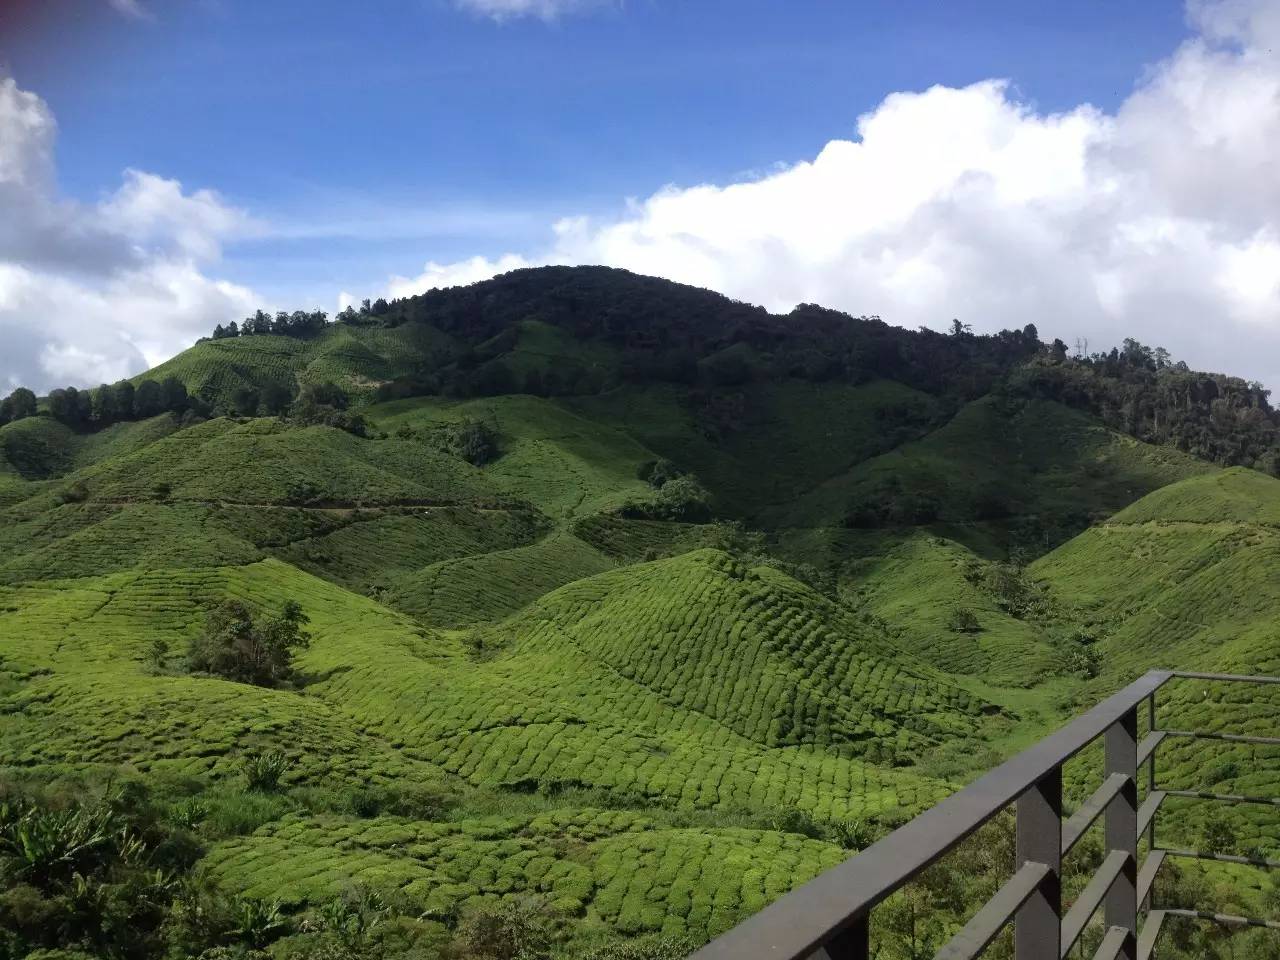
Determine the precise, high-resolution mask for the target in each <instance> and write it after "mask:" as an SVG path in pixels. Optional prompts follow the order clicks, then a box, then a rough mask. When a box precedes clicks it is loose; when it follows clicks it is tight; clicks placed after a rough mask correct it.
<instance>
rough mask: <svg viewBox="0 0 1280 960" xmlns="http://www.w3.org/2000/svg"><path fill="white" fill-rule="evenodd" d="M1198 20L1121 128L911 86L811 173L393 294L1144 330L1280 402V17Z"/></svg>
mask: <svg viewBox="0 0 1280 960" xmlns="http://www.w3.org/2000/svg"><path fill="white" fill-rule="evenodd" d="M1188 21H1189V23H1190V24H1191V25H1192V27H1193V29H1194V30H1195V31H1196V33H1195V35H1194V36H1193V37H1192V38H1191V39H1189V40H1188V41H1187V42H1186V43H1184V44H1183V45H1182V46H1181V47H1179V49H1178V50H1177V51H1175V52H1174V53H1173V55H1172V56H1171V57H1169V58H1168V59H1167V60H1165V61H1163V62H1161V63H1159V64H1157V65H1155V66H1154V67H1152V68H1151V69H1150V70H1149V71H1148V72H1147V74H1146V76H1145V77H1144V78H1143V80H1142V82H1141V83H1139V84H1138V85H1137V86H1136V87H1135V89H1134V91H1133V92H1132V93H1131V95H1130V96H1129V97H1128V98H1127V99H1126V100H1125V102H1124V103H1123V104H1122V105H1121V106H1120V108H1119V109H1118V110H1117V111H1116V112H1115V113H1114V114H1108V113H1105V112H1103V111H1100V110H1098V109H1095V108H1094V107H1091V106H1089V105H1081V106H1079V107H1077V108H1075V109H1072V110H1068V111H1065V112H1062V113H1055V114H1044V113H1041V112H1038V111H1037V110H1035V109H1034V107H1032V106H1031V105H1029V104H1027V103H1024V102H1021V101H1019V100H1018V99H1017V98H1016V97H1015V96H1014V95H1013V93H1012V91H1011V89H1010V87H1009V86H1008V84H1006V83H1004V82H1001V81H993V80H989V81H985V82H982V83H976V84H973V85H972V86H968V87H964V88H962V89H954V88H948V87H942V86H936V87H932V88H930V89H928V90H925V91H923V92H918V93H894V94H890V95H889V96H887V97H886V98H885V99H884V100H883V101H882V102H881V103H880V104H879V105H878V106H877V107H876V108H875V109H874V110H872V111H871V112H869V113H867V114H865V115H863V116H862V117H860V118H859V119H858V124H857V133H858V136H857V139H854V140H833V141H831V142H830V143H828V144H827V145H826V146H825V147H824V148H823V149H822V150H821V151H820V152H819V154H818V155H817V156H816V157H814V158H813V159H812V160H806V161H804V162H800V163H796V164H794V165H792V166H789V167H787V168H785V169H783V170H781V171H779V172H775V173H772V174H771V175H768V176H766V177H763V178H761V179H754V180H751V181H745V182H740V183H730V184H726V185H712V184H703V185H699V186H692V187H684V188H680V187H667V188H665V189H663V190H660V191H658V192H657V193H656V194H654V195H653V196H651V197H649V198H648V199H646V200H643V201H641V202H633V203H631V204H629V205H628V208H627V209H626V211H625V212H624V213H623V215H621V216H620V217H618V218H617V219H614V220H609V221H602V220H594V219H586V218H580V217H579V218H566V219H563V220H561V221H559V222H558V223H556V224H555V225H554V226H553V228H552V235H551V238H550V240H549V241H548V243H547V244H546V245H545V246H544V248H543V249H541V250H538V251H533V252H526V253H524V254H517V253H511V254H507V255H506V256H503V257H501V258H499V259H497V260H494V261H486V260H483V259H479V258H472V259H470V260H465V261H462V262H460V263H456V264H439V263H430V264H428V265H427V268H426V270H425V271H424V273H423V274H422V275H421V276H420V277H417V278H414V279H412V280H406V279H405V278H402V277H397V278H394V280H393V281H392V284H391V289H392V292H393V293H394V294H396V295H404V294H406V293H410V292H414V291H415V290H420V289H425V288H427V287H430V286H439V285H446V284H448V283H450V282H453V283H460V282H470V281H473V280H475V279H479V278H480V277H482V276H484V275H486V274H493V273H498V272H502V271H505V270H507V269H511V267H512V265H524V264H532V263H605V264H611V265H616V266H622V267H627V268H629V269H632V270H635V271H638V272H641V273H650V274H657V275H659V276H665V277H669V278H671V279H674V280H679V281H683V282H687V283H694V284H698V285H700V286H706V287H710V288H713V289H716V290H720V291H722V292H724V293H727V294H729V295H731V296H735V297H739V298H741V299H745V300H750V301H753V302H756V303H762V304H764V305H766V306H768V307H770V308H771V309H775V310H785V309H789V308H790V307H791V306H793V305H794V304H796V303H797V302H801V301H814V302H818V303H822V304H825V305H828V306H834V307H840V308H843V309H846V310H849V311H852V312H855V313H879V314H881V315H882V316H883V317H884V318H885V319H886V320H889V321H890V322H893V323H897V324H901V325H903V326H915V325H917V324H926V325H931V326H941V325H944V324H946V323H947V322H948V321H949V320H950V318H951V317H955V316H958V317H961V318H962V319H964V320H965V321H967V322H970V323H972V324H973V325H974V326H975V327H976V328H978V329H981V330H994V329H998V328H1000V327H1011V326H1016V327H1021V326H1023V325H1024V324H1026V323H1027V322H1034V323H1036V324H1037V325H1038V327H1039V329H1040V331H1041V333H1042V335H1047V336H1061V337H1062V338H1063V339H1065V340H1067V341H1068V342H1072V341H1073V340H1074V338H1075V337H1077V336H1080V337H1087V338H1088V339H1089V341H1090V343H1091V344H1092V345H1093V346H1094V347H1098V346H1101V345H1103V344H1107V345H1110V344H1113V343H1117V342H1118V341H1119V340H1120V339H1121V338H1122V337H1125V336H1135V337H1137V338H1139V339H1142V340H1145V341H1149V342H1154V343H1160V344H1164V345H1165V346H1167V347H1168V348H1169V349H1171V350H1172V351H1173V352H1174V354H1175V355H1176V356H1181V357H1183V358H1185V359H1187V360H1188V361H1189V362H1192V363H1194V364H1196V365H1200V366H1205V367H1211V368H1217V369H1226V370H1228V371H1230V372H1235V373H1240V374H1242V375H1246V376H1256V377H1259V378H1263V379H1265V380H1267V382H1268V383H1269V384H1271V385H1273V386H1276V387H1277V388H1280V178H1278V177H1276V176H1275V174H1274V171H1275V162H1276V156H1277V153H1280V57H1277V56H1276V55H1275V46H1276V43H1277V41H1278V40H1280V4H1277V3H1275V2H1267V0H1224V2H1200V0H1195V2H1192V3H1191V4H1190V6H1189V7H1188Z"/></svg>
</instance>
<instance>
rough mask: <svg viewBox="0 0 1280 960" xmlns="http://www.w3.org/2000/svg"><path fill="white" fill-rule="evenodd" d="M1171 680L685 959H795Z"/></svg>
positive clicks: (1158, 679) (1082, 722) (1107, 711)
mask: <svg viewBox="0 0 1280 960" xmlns="http://www.w3.org/2000/svg"><path fill="white" fill-rule="evenodd" d="M1172 676H1173V672H1172V671H1169V670H1152V671H1151V672H1149V673H1146V674H1144V675H1143V676H1142V677H1140V678H1139V679H1138V680H1136V681H1134V682H1133V683H1131V684H1129V686H1127V687H1125V688H1124V689H1123V690H1120V691H1119V692H1117V693H1114V694H1112V695H1111V696H1110V697H1108V698H1107V699H1106V700H1103V701H1102V702H1101V703H1099V704H1098V705H1097V706H1095V707H1094V708H1093V709H1091V710H1089V711H1088V712H1086V713H1084V714H1081V715H1080V716H1079V717H1076V718H1075V719H1074V720H1072V721H1071V722H1070V723H1068V724H1067V725H1066V726H1065V727H1062V728H1061V729H1059V730H1058V731H1056V732H1055V733H1052V734H1050V735H1049V736H1048V737H1045V738H1044V739H1043V740H1041V741H1039V742H1038V743H1036V744H1035V745H1034V746H1032V747H1029V748H1028V749H1026V750H1024V751H1023V752H1022V753H1020V754H1018V755H1017V756H1015V757H1013V758H1012V759H1009V760H1006V761H1005V762H1004V763H1002V764H1000V766H998V767H996V768H995V769H994V770H991V771H990V772H989V773H987V774H985V775H983V776H982V777H981V778H979V779H978V780H975V781H974V782H973V783H971V784H969V785H968V786H967V787H964V788H962V789H960V790H958V791H957V792H955V793H953V794H951V796H949V797H947V798H946V799H945V800H943V801H942V802H940V803H938V804H937V805H936V806H933V807H930V808H929V809H928V810H926V811H924V812H923V813H922V814H920V815H919V816H918V817H916V818H915V819H914V820H911V821H909V822H907V823H906V824H904V825H903V826H901V827H899V828H898V829H897V830H895V831H894V832H893V833H891V834H889V835H888V836H886V837H883V838H882V839H880V840H878V841H877V842H875V843H873V844H872V845H871V846H869V847H867V848H866V849H865V850H863V851H861V852H860V853H858V854H857V855H856V856H854V857H851V858H850V859H848V860H846V861H844V862H843V863H841V864H838V865H837V866H834V867H832V868H831V869H830V870H827V871H826V872H824V873H821V874H819V875H818V876H816V877H814V878H813V879H812V880H810V881H809V882H808V883H806V884H805V885H804V886H802V887H798V888H797V889H795V890H793V891H791V892H790V893H788V894H786V895H785V896H783V897H781V898H780V899H778V900H776V901H774V902H773V903H772V904H770V905H769V906H767V907H765V908H764V909H763V910H761V911H760V912H759V913H756V914H754V915H753V916H751V917H748V918H747V919H746V920H744V921H742V923H740V924H738V925H737V926H736V927H734V928H732V929H731V930H729V931H727V932H726V933H724V934H722V935H721V936H720V937H718V938H717V939H715V940H713V941H711V943H709V944H707V945H706V946H705V947H703V948H702V949H701V950H699V951H697V952H696V953H694V954H693V955H692V958H691V960H742V958H744V957H770V958H776V960H800V958H803V957H807V956H809V954H811V953H813V951H814V950H815V949H817V948H818V947H819V946H821V945H822V944H824V943H825V942H827V941H828V940H830V939H832V938H833V937H835V936H836V935H838V934H839V933H840V932H841V931H843V930H844V929H846V928H847V927H848V926H850V925H851V924H852V923H853V922H854V921H856V920H857V919H859V918H860V917H862V916H864V915H865V914H866V913H867V912H868V911H869V910H870V909H871V908H872V907H874V906H875V905H876V904H878V903H879V902H880V901H882V900H884V899H885V898H886V897H888V896H889V894H891V893H893V892H894V891H895V890H897V889H898V888H899V887H901V886H903V885H904V884H906V883H908V882H910V881H911V880H912V879H913V878H915V877H916V875H918V874H919V873H920V872H921V871H923V870H924V869H925V868H927V867H929V866H930V865H931V864H933V863H935V862H937V861H938V860H939V859H941V858H942V857H943V856H944V855H946V854H947V853H948V852H949V851H950V850H952V849H954V848H955V847H956V846H957V845H959V844H960V843H961V842H962V841H964V840H965V839H966V838H968V837H969V836H971V835H972V834H973V833H974V832H976V831H977V830H978V828H979V827H981V826H982V825H983V824H985V823H987V822H988V821H989V820H991V819H992V818H994V817H995V816H996V815H997V814H999V813H1000V811H1002V810H1004V809H1005V808H1006V807H1008V806H1009V805H1010V804H1012V803H1013V802H1014V801H1015V800H1017V799H1018V797H1019V796H1021V795H1022V794H1023V793H1025V792H1026V791H1027V790H1029V789H1030V788H1031V787H1032V786H1034V785H1035V784H1036V783H1038V782H1039V781H1040V780H1042V779H1043V778H1044V777H1045V776H1047V775H1048V774H1050V773H1052V772H1053V771H1054V770H1055V769H1057V768H1059V767H1060V766H1062V764H1064V763H1066V762H1067V761H1068V760H1070V759H1071V758H1072V757H1074V756H1075V755H1076V754H1077V753H1079V752H1080V751H1081V750H1083V749H1085V747H1087V746H1089V744H1091V743H1093V742H1094V741H1095V740H1097V739H1098V738H1099V737H1100V736H1102V734H1103V733H1105V732H1106V730H1107V728H1108V727H1110V726H1111V725H1112V724H1114V723H1116V722H1117V721H1118V720H1120V719H1121V718H1122V717H1123V716H1124V715H1125V714H1126V713H1128V712H1129V711H1131V710H1133V709H1135V708H1137V707H1138V706H1140V705H1141V704H1142V702H1143V701H1144V700H1146V699H1147V697H1149V696H1150V695H1151V694H1153V693H1155V692H1156V691H1157V690H1158V689H1160V687H1162V686H1164V684H1165V683H1166V682H1167V681H1168V680H1169V679H1170V678H1171V677H1172Z"/></svg>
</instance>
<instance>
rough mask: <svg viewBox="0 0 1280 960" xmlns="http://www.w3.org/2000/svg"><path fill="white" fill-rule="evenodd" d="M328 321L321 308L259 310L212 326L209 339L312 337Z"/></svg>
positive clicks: (320, 330)
mask: <svg viewBox="0 0 1280 960" xmlns="http://www.w3.org/2000/svg"><path fill="white" fill-rule="evenodd" d="M367 302H368V301H366V303H367ZM328 322H329V315H328V314H327V313H325V312H324V311H323V310H309V311H308V310H295V311H293V313H288V312H286V311H284V310H281V311H280V312H278V313H277V314H276V315H275V316H274V317H273V316H271V315H270V314H268V313H266V312H264V311H262V310H259V311H257V312H256V313H254V315H253V316H252V317H245V319H244V322H243V323H236V322H235V321H234V320H232V321H231V322H230V323H229V324H227V325H226V326H225V327H224V326H223V325H222V324H218V325H217V326H216V327H214V328H213V334H212V336H211V337H210V338H209V339H212V340H225V339H226V338H228V337H252V336H259V335H265V334H274V335H275V336H280V337H314V336H315V335H316V334H318V333H320V332H322V331H323V330H324V328H325V327H326V326H327V325H328Z"/></svg>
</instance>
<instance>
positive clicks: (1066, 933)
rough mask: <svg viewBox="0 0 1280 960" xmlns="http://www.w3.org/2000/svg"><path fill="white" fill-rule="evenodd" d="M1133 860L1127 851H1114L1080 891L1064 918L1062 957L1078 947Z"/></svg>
mask: <svg viewBox="0 0 1280 960" xmlns="http://www.w3.org/2000/svg"><path fill="white" fill-rule="evenodd" d="M1132 859H1133V858H1132V857H1131V856H1130V855H1129V853H1128V851H1126V850H1112V851H1111V852H1110V853H1108V854H1107V858H1106V859H1105V860H1103V861H1102V865H1101V866H1100V867H1098V872H1097V873H1095V874H1094V875H1093V879H1092V880H1090V881H1089V882H1088V883H1087V884H1086V885H1085V888H1084V889H1083V890H1082V891H1080V896H1079V897H1078V898H1077V899H1076V902H1075V903H1074V904H1072V905H1071V909H1070V910H1069V911H1067V915H1066V916H1065V917H1063V918H1062V950H1061V952H1060V954H1059V955H1060V956H1063V957H1065V956H1066V955H1067V953H1068V952H1069V951H1070V950H1071V948H1072V947H1074V946H1075V945H1076V941H1077V940H1079V939H1080V935H1081V934H1082V933H1084V928H1085V927H1086V926H1087V925H1088V923H1089V921H1090V920H1091V919H1092V918H1093V915H1094V914H1095V913H1097V912H1098V907H1100V906H1102V898H1103V897H1105V896H1106V895H1107V891H1108V890H1110V889H1111V885H1112V884H1113V883H1115V882H1116V879H1117V878H1118V877H1119V876H1120V874H1121V873H1122V872H1124V868H1125V866H1127V865H1128V863H1129V861H1130V860H1132Z"/></svg>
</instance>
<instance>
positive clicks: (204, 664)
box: [187, 600, 311, 687]
mask: <svg viewBox="0 0 1280 960" xmlns="http://www.w3.org/2000/svg"><path fill="white" fill-rule="evenodd" d="M308 622H309V620H308V617H307V615H306V614H305V613H303V612H302V607H301V606H299V604H298V603H297V602H296V601H294V600H288V601H286V602H285V604H284V606H283V607H282V608H281V610H280V615H279V616H277V617H258V618H254V617H253V616H252V614H251V613H250V612H249V608H248V607H246V606H245V605H244V604H243V603H241V602H240V601H239V600H226V601H224V602H223V603H222V604H220V605H219V606H217V607H215V608H214V609H213V610H211V611H209V614H208V616H207V617H206V618H205V624H204V629H203V630H202V631H201V632H200V633H199V635H197V636H196V637H195V638H193V639H192V641H191V646H190V649H189V651H188V657H187V659H188V665H189V666H190V668H191V669H192V670H195V671H202V672H206V673H212V674H215V675H217V676H219V677H223V678H224V679H227V680H236V681H239V682H241V683H252V684H256V685H257V686H260V687H273V686H276V685H277V684H279V683H281V682H282V681H285V680H288V679H291V678H292V676H293V654H294V652H295V651H297V650H303V649H306V647H307V646H308V645H309V644H310V642H311V637H310V635H309V634H308V633H307V632H306V631H305V630H303V629H302V627H303V625H304V624H306V623H308Z"/></svg>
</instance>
